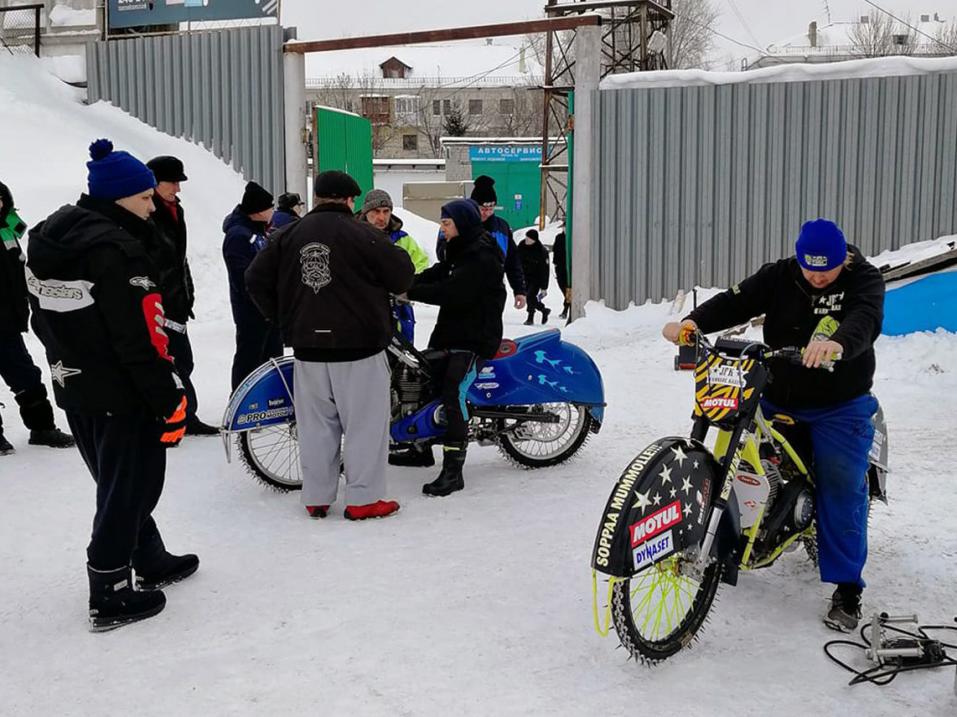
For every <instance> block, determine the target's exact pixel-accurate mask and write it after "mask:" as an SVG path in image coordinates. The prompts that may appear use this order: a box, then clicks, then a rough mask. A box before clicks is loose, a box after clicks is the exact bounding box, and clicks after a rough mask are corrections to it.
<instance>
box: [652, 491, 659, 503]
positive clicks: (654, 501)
mask: <svg viewBox="0 0 957 717" xmlns="http://www.w3.org/2000/svg"><path fill="white" fill-rule="evenodd" d="M651 502H652V503H654V504H655V505H661V493H655V497H654V498H652V499H651Z"/></svg>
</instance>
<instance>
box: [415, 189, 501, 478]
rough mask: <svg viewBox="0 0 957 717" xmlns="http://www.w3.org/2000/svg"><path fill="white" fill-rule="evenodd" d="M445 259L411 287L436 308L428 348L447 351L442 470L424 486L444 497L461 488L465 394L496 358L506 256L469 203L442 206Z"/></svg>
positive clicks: (419, 298)
mask: <svg viewBox="0 0 957 717" xmlns="http://www.w3.org/2000/svg"><path fill="white" fill-rule="evenodd" d="M441 225H442V231H443V233H444V234H445V238H446V250H445V256H444V258H443V259H442V261H440V262H439V263H438V264H436V265H435V266H433V267H431V268H429V269H426V270H425V271H423V272H422V273H421V274H419V275H418V276H416V278H415V283H413V284H412V288H411V289H409V292H408V297H409V299H411V300H412V301H421V302H423V303H426V304H435V305H437V306H438V307H439V316H438V320H437V321H436V324H435V330H434V331H433V332H432V337H431V338H430V339H429V348H433V349H442V350H443V351H445V352H446V359H445V362H444V365H443V366H442V367H441V368H440V369H439V371H440V373H439V375H441V376H442V403H443V405H444V406H445V415H446V419H447V422H448V431H447V432H446V434H445V439H444V446H443V452H442V456H443V460H442V472H441V473H440V474H439V477H438V478H436V479H435V480H434V481H433V482H431V483H427V484H426V485H424V486H423V487H422V492H423V493H425V494H426V495H431V496H447V495H449V494H450V493H454V492H455V491H458V490H462V489H463V488H464V487H465V480H464V479H463V477H462V467H463V466H464V465H465V453H466V448H467V446H468V421H469V417H468V414H467V412H466V407H465V392H466V391H467V390H468V388H469V386H470V385H471V384H472V381H473V380H474V379H475V376H476V373H477V371H478V370H479V368H481V364H482V362H483V361H485V360H487V359H490V358H492V357H494V356H495V354H496V352H497V351H498V348H499V345H500V344H501V343H502V311H503V309H504V308H505V283H504V280H503V277H504V275H505V257H504V255H503V253H502V250H501V249H499V247H498V244H497V243H496V242H495V240H494V239H492V237H490V236H489V235H488V233H487V232H486V231H485V229H484V228H483V227H482V215H481V214H480V213H479V208H478V205H477V204H476V203H475V202H473V201H472V200H471V199H457V200H455V201H453V202H449V203H448V204H446V205H445V206H443V207H442V222H441Z"/></svg>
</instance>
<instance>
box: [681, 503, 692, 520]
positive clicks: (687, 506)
mask: <svg viewBox="0 0 957 717" xmlns="http://www.w3.org/2000/svg"><path fill="white" fill-rule="evenodd" d="M682 512H683V513H684V514H685V518H687V517H688V516H689V515H691V506H690V505H689V504H688V503H685V509H684V510H683V511H682Z"/></svg>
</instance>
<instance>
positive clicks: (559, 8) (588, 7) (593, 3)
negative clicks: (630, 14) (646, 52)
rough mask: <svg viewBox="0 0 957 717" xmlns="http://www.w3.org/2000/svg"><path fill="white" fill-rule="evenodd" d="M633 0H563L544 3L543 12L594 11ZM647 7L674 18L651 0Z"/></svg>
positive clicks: (666, 9) (562, 13) (631, 3)
mask: <svg viewBox="0 0 957 717" xmlns="http://www.w3.org/2000/svg"><path fill="white" fill-rule="evenodd" d="M636 4H637V3H636V2H635V0H582V1H581V2H564V3H558V4H555V5H546V6H545V14H547V15H567V14H568V13H578V12H594V11H595V10H607V9H609V8H616V7H628V6H630V5H636ZM647 5H648V8H649V9H650V10H652V11H654V12H659V13H661V14H662V15H665V16H667V17H668V18H669V19H671V20H674V17H675V14H674V12H673V11H671V10H669V9H668V8H666V7H665V6H664V5H661V4H660V3H657V2H654V1H653V0H647Z"/></svg>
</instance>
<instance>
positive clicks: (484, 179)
mask: <svg viewBox="0 0 957 717" xmlns="http://www.w3.org/2000/svg"><path fill="white" fill-rule="evenodd" d="M472 199H474V200H475V201H476V202H478V203H479V204H487V203H488V202H497V201H498V197H497V196H496V195H495V180H494V179H492V178H491V177H489V176H487V175H485V174H483V175H481V176H478V177H476V178H475V186H474V187H473V188H472Z"/></svg>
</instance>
